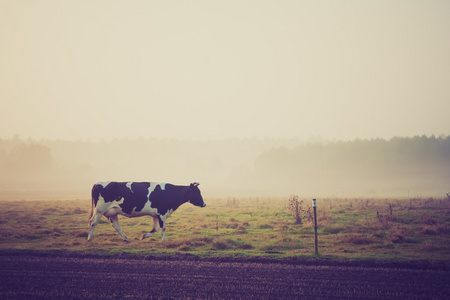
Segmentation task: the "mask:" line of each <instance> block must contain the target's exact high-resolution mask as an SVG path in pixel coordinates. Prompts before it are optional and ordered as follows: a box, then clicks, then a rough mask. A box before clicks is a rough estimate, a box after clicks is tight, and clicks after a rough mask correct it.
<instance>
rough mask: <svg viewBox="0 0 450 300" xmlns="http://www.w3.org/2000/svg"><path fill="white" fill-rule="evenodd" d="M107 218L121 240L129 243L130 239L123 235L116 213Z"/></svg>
mask: <svg viewBox="0 0 450 300" xmlns="http://www.w3.org/2000/svg"><path fill="white" fill-rule="evenodd" d="M109 219H110V220H111V225H112V227H114V229H115V230H116V231H117V232H118V233H119V234H120V236H121V237H122V238H123V240H124V241H125V242H127V243H131V241H130V240H129V239H128V238H127V237H126V236H125V234H124V233H123V231H122V229H121V228H120V225H119V217H118V216H117V215H113V216H111V217H109Z"/></svg>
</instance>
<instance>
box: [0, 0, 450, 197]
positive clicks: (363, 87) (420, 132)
mask: <svg viewBox="0 0 450 300" xmlns="http://www.w3.org/2000/svg"><path fill="white" fill-rule="evenodd" d="M0 20H1V21H0V139H1V140H0V176H1V177H0V193H2V194H3V195H5V197H6V198H8V197H15V198H20V197H24V198H26V197H25V196H24V195H25V194H23V195H21V194H20V193H18V191H20V190H22V191H32V194H33V195H37V196H38V195H47V196H49V195H50V191H55V195H56V194H57V193H56V191H60V192H65V193H69V194H70V193H72V194H73V195H75V194H76V193H78V195H81V196H83V197H84V196H86V197H89V190H90V188H91V186H92V184H93V183H94V182H97V181H101V180H105V181H108V180H133V181H138V180H146V181H167V182H173V183H177V184H188V183H190V182H192V181H199V182H200V183H201V188H202V191H204V194H205V195H207V196H213V195H224V196H233V195H244V194H245V195H252V196H255V197H257V196H259V195H261V196H262V195H277V196H278V195H286V196H288V195H290V194H292V193H296V194H298V195H300V196H302V195H305V196H306V195H308V197H309V196H312V197H319V196H330V197H332V196H336V197H337V196H339V197H342V196H343V197H347V196H351V195H354V196H368V197H376V196H377V197H378V196H379V197H382V196H384V195H397V196H402V197H415V196H425V195H436V196H439V197H443V196H445V193H448V192H450V187H449V182H450V180H449V179H450V177H449V171H448V170H449V169H450V168H449V158H448V156H449V153H450V151H449V148H448V140H449V138H448V136H449V135H450V122H449V111H450V101H449V95H450V85H449V84H448V83H449V82H450V80H449V79H450V59H449V53H450V35H449V29H450V1H447V0H436V1H424V0H398V1H358V0H355V1H354V0H350V1H344V2H341V1H334V0H319V1H302V0H286V1H281V2H279V1H270V0H258V1H253V0H249V1H234V0H230V1H203V0H193V1H184V0H174V1H147V0H145V1H143V0H136V1H109V0H98V1H60V0H45V1H12V0H0ZM38 190H40V191H41V194H39V193H37V192H36V191H38ZM46 193H47V194H46ZM81 196H80V197H81ZM27 197H28V196H27ZM39 197H40V196H39ZM55 197H56V196H55Z"/></svg>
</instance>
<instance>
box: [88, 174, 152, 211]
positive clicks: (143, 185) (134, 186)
mask: <svg viewBox="0 0 450 300" xmlns="http://www.w3.org/2000/svg"><path fill="white" fill-rule="evenodd" d="M150 185H151V184H150V182H115V181H111V182H99V183H97V184H95V185H94V186H93V187H92V199H93V201H94V204H95V205H97V203H98V201H99V200H100V199H102V200H103V202H104V203H105V204H108V203H114V202H120V204H118V205H119V206H120V208H121V209H122V211H123V212H124V213H125V214H130V213H131V212H132V211H133V209H134V211H136V212H139V211H141V210H142V209H143V208H144V206H145V203H146V202H147V201H148V198H149V188H150Z"/></svg>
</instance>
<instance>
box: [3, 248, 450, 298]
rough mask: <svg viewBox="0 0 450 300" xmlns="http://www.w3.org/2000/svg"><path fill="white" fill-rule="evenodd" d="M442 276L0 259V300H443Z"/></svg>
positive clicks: (187, 262)
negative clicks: (187, 299)
mask: <svg viewBox="0 0 450 300" xmlns="http://www.w3.org/2000/svg"><path fill="white" fill-rule="evenodd" d="M449 275H450V271H449V270H448V269H447V268H434V269H433V268H431V269H430V268H423V267H421V266H418V267H417V266H416V267H402V266H395V265H394V266H393V265H388V266H380V265H378V266H364V265H362V266H361V265H331V264H329V265H326V264H319V265H314V264H311V263H308V264H305V263H299V262H295V261H291V262H289V261H287V262H286V261H284V262H282V263H277V262H271V261H263V260H262V261H260V262H258V261H257V260H248V261H245V259H240V260H239V261H238V262H236V261H235V260H233V259H230V260H228V261H227V260H220V259H217V260H216V261H213V260H208V259H199V258H189V257H185V258H154V257H153V258H149V257H147V258H145V257H144V258H135V257H131V258H130V257H120V256H114V257H112V256H109V257H108V256H91V257H89V256H84V257H82V256H67V255H34V254H23V253H22V254H1V255H0V299H152V298H155V299H171V298H174V299H180V298H181V299H185V298H190V299H299V298H302V299H342V298H345V299H348V298H351V299H448V295H450V276H449Z"/></svg>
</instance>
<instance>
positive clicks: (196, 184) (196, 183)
mask: <svg viewBox="0 0 450 300" xmlns="http://www.w3.org/2000/svg"><path fill="white" fill-rule="evenodd" d="M199 185H200V183H198V182H194V183H191V187H198V186H199Z"/></svg>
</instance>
